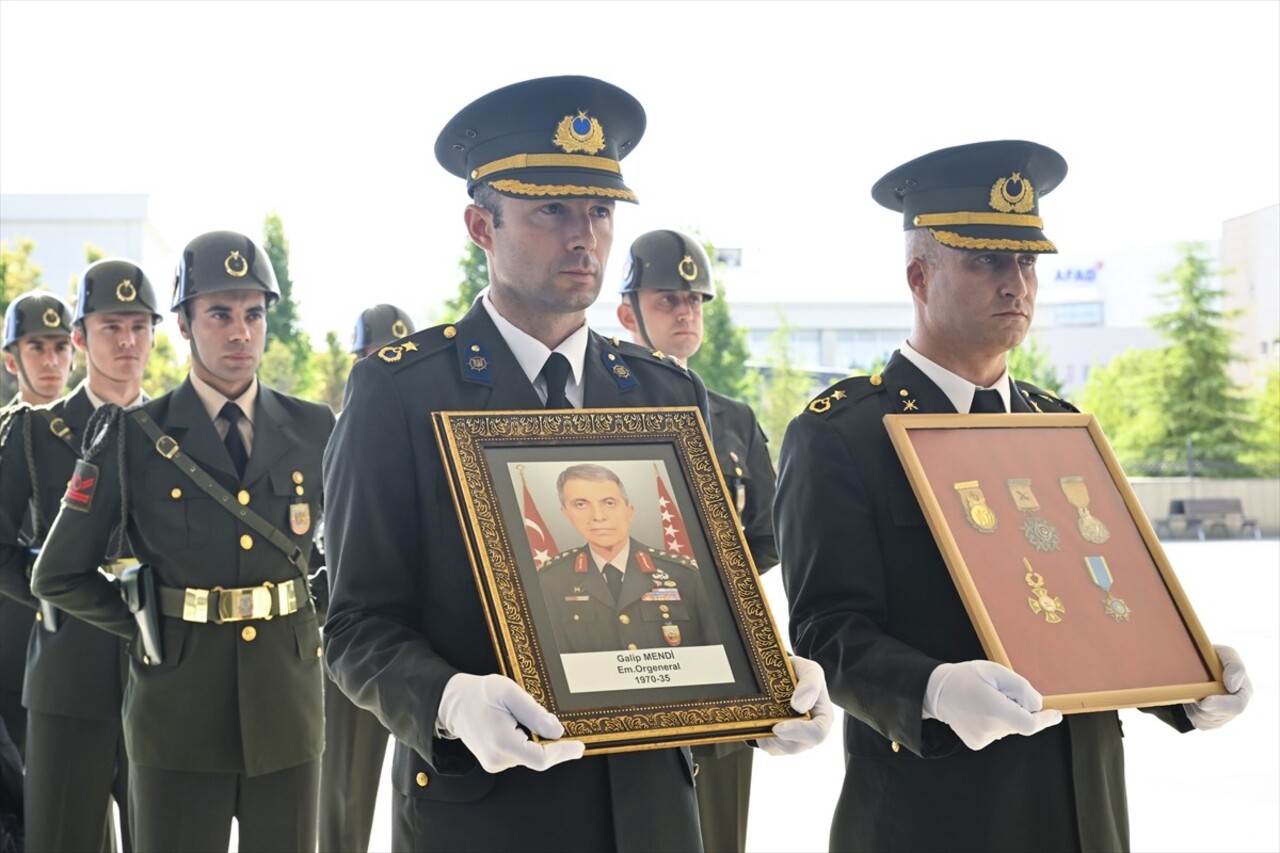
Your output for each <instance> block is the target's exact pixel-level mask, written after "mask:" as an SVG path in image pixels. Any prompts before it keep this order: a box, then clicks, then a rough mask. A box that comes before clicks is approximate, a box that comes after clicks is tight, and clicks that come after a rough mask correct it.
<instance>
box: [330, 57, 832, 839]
mask: <svg viewBox="0 0 1280 853" xmlns="http://www.w3.org/2000/svg"><path fill="white" fill-rule="evenodd" d="M644 127H645V116H644V110H643V109H642V108H641V106H640V104H639V103H638V102H637V101H636V100H635V99H634V98H633V97H631V96H630V95H629V94H627V93H626V92H624V91H623V90H621V89H619V88H618V87H616V86H612V85H610V84H608V83H605V82H603V81H600V80H595V79H592V78H589V77H553V78H545V79H540V80H530V81H527V82H523V83H517V84H515V85H512V86H508V87H506V88H503V89H499V90H498V91H496V92H492V93H490V94H488V95H485V96H484V97H482V98H480V99H479V100H477V101H475V102H474V103H472V104H471V105H469V106H467V107H465V108H464V109H463V110H462V111H461V112H459V113H458V114H457V115H456V116H454V118H453V119H451V120H450V121H449V123H448V124H447V125H446V126H445V128H444V130H443V131H442V132H441V134H440V136H439V138H438V139H437V141H436V148H435V150H436V158H437V159H438V160H439V161H440V163H441V164H442V165H443V166H444V167H445V169H447V170H448V171H449V172H450V173H452V174H454V175H457V176H458V177H460V178H463V179H464V180H465V181H466V182H467V189H468V191H469V193H470V194H471V197H472V200H473V203H472V204H469V205H467V207H466V209H465V212H464V214H463V219H464V221H465V223H466V227H467V233H468V235H469V236H470V238H471V239H472V241H474V242H475V243H476V245H477V246H479V247H480V248H481V249H482V250H484V252H485V255H486V257H487V259H488V264H489V281H490V283H489V287H488V288H487V290H486V291H485V293H484V294H483V295H482V297H481V298H479V299H477V300H476V302H475V304H474V305H473V306H472V307H471V310H470V311H469V312H468V313H467V315H466V316H465V317H463V318H462V319H461V320H459V321H458V322H457V323H456V324H450V325H446V326H436V327H433V328H429V329H426V330H424V331H421V332H418V333H416V334H413V335H410V336H409V337H407V338H405V339H403V340H402V341H400V342H398V343H396V344H393V345H390V346H386V347H383V348H382V349H381V350H379V351H378V352H377V353H376V354H375V356H374V357H372V358H366V359H361V360H360V361H358V362H357V363H356V364H355V366H354V367H353V368H352V371H351V377H350V379H349V381H348V384H347V396H346V406H345V408H344V415H343V417H342V418H341V419H340V420H339V422H338V426H337V429H336V431H335V433H334V438H333V441H332V442H331V444H330V445H329V448H328V449H327V450H326V453H325V482H326V490H327V491H328V493H329V494H330V496H331V498H332V500H331V501H330V503H329V505H328V515H327V529H326V546H327V551H328V555H327V556H328V563H329V567H330V571H332V573H333V576H332V578H331V581H332V587H333V588H332V598H331V602H330V608H329V616H328V621H327V622H326V625H325V648H326V653H325V655H326V662H327V664H328V668H329V672H330V675H331V676H332V677H333V680H334V682H335V683H336V684H338V685H339V686H340V687H341V688H342V690H343V691H344V692H345V693H346V694H347V695H348V696H350V697H351V698H352V700H353V701H355V703H356V704H357V705H359V706H361V707H363V708H367V709H369V710H371V711H373V712H374V713H375V714H376V715H377V716H378V718H379V719H380V720H382V721H383V723H385V724H386V726H387V728H388V729H390V730H391V732H392V734H394V735H395V736H396V739H397V743H396V757H395V769H394V771H393V778H394V784H395V807H394V808H395V824H394V827H393V831H392V842H393V846H394V847H395V848H396V849H403V850H408V849H421V848H425V847H433V848H439V849H445V850H448V849H459V848H467V849H538V850H619V849H620V850H655V849H697V848H699V847H700V846H701V842H700V839H699V837H698V828H697V827H698V823H697V813H696V805H695V801H694V794H693V767H692V762H691V760H690V758H689V755H688V752H687V750H682V749H655V750H645V751H638V752H627V753H618V754H611V755H605V756H592V757H588V758H583V757H582V755H583V749H584V746H583V744H582V743H581V742H579V741H559V740H556V739H557V738H559V737H560V736H561V735H562V734H563V731H564V729H563V727H562V726H561V724H560V722H559V721H558V720H557V719H556V718H555V717H554V716H553V715H552V714H550V713H549V712H548V711H546V710H545V709H544V708H542V706H540V705H539V704H538V703H537V702H536V701H535V700H534V699H533V698H532V697H531V696H529V694H527V693H526V692H524V691H523V690H522V689H521V688H520V687H519V686H517V685H516V683H515V682H514V681H512V680H511V679H509V678H506V677H505V676H502V675H499V674H498V671H499V665H498V660H497V658H496V657H495V654H494V647H493V643H492V641H491V639H490V636H489V631H488V627H487V619H486V618H485V614H484V611H483V608H482V606H481V600H480V596H479V594H478V593H477V590H476V587H475V581H474V579H473V577H472V573H471V569H470V562H469V559H468V556H467V554H468V552H467V547H466V543H465V542H464V540H463V537H462V532H461V530H460V528H459V526H458V521H457V518H455V517H454V513H453V512H452V511H451V510H450V509H449V507H450V504H451V498H450V492H449V483H448V477H447V475H446V473H445V469H444V467H443V464H442V461H441V458H440V454H439V451H438V449H437V446H436V439H435V436H434V434H433V432H432V427H431V422H430V419H429V418H427V417H425V416H424V413H427V412H432V411H449V410H511V409H540V408H543V407H544V406H546V407H551V408H566V407H587V408H617V407H627V406H699V407H700V408H702V409H703V411H704V412H705V411H706V394H705V391H704V390H703V387H702V383H701V382H700V381H699V380H698V379H697V377H695V376H693V375H691V374H690V373H689V372H687V371H686V370H684V369H683V368H682V367H680V365H678V364H676V363H674V362H672V361H671V360H670V359H664V358H657V357H656V356H655V355H653V354H652V353H651V352H650V351H649V350H648V349H645V348H642V347H637V346H633V345H631V344H627V343H614V342H611V341H609V340H607V339H604V338H602V337H600V336H599V335H597V334H595V333H594V332H592V331H591V330H590V329H589V328H587V326H586V314H585V312H586V309H587V308H588V307H589V306H590V305H591V304H592V303H593V302H594V301H595V299H596V297H597V296H598V295H599V293H600V287H601V283H602V281H603V276H604V269H605V262H606V261H607V260H608V255H609V248H610V245H611V243H612V238H613V217H614V214H615V205H616V204H617V203H618V202H634V201H635V200H636V196H635V194H634V193H633V192H632V190H631V188H630V187H628V186H627V185H626V183H624V181H623V177H622V170H621V160H622V159H623V158H624V157H626V156H627V155H629V154H630V153H631V152H632V151H633V150H635V147H636V146H637V144H638V143H639V142H640V138H641V136H642V134H643V132H644ZM797 668H798V670H799V671H800V672H801V685H800V688H799V689H798V690H797V693H796V698H795V699H794V700H793V704H796V705H797V706H798V707H800V708H801V709H802V710H808V709H809V708H810V707H811V706H814V704H815V703H819V704H818V707H815V708H814V710H815V717H816V718H817V719H816V720H813V721H799V720H797V721H788V722H786V723H781V724H779V727H778V729H775V732H776V733H777V734H778V735H779V737H775V738H770V739H768V740H770V741H777V742H779V744H780V746H781V747H783V748H789V749H792V750H798V749H800V748H803V747H804V746H809V745H812V743H813V742H815V741H816V740H820V739H821V738H820V736H821V730H822V728H823V726H824V722H823V720H824V719H825V717H824V714H823V713H822V710H823V708H825V707H826V706H825V705H822V704H821V703H820V697H821V694H822V688H821V687H820V686H819V684H818V683H819V682H820V681H821V677H820V675H817V676H816V677H815V674H816V668H811V667H809V662H808V661H800V662H799V664H798V667H797ZM527 732H532V733H534V734H536V735H537V736H538V737H539V738H541V740H539V741H534V740H532V739H530V737H529V735H528V734H527ZM539 771H540V772H539ZM548 815H559V816H560V818H557V819H546V816H548ZM568 815H572V819H569V818H568V817H566V816H568ZM531 816H532V817H531ZM526 818H527V819H526Z"/></svg>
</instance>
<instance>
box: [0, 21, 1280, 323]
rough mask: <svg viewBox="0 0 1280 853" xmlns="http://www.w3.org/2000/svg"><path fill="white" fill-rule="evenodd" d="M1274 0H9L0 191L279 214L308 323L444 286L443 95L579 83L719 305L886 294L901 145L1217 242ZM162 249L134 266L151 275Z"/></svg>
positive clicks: (1276, 160) (450, 216) (254, 222)
mask: <svg viewBox="0 0 1280 853" xmlns="http://www.w3.org/2000/svg"><path fill="white" fill-rule="evenodd" d="M1278 12H1280V3H1276V2H1239V3H1233V2H1224V0H1215V2H1203V3H1202V2H1168V3H1160V2H1135V3H1123V2H1106V3H1103V2H1065V3H1054V2H1029V0H1028V2H993V3H978V2H938V3H933V2H886V3H879V2H857V3H839V2H817V3H806V2H797V0H792V2H786V3H784V2H691V0H684V2H636V3H631V2H607V0H600V2H557V3H551V2H513V3H506V2H475V0H472V2H461V3H448V2H431V3H410V2H392V3H376V2H362V3H358V4H357V3H347V2H283V3H251V2H235V3H224V2H214V3H198V2H181V3H154V2H139V3H122V2H91V3H70V2H59V3H46V2H25V0H24V2H16V1H15V0H0V190H2V191H3V192H5V193H53V192H57V193H108V192H109V193H116V192H119V193H146V194H148V195H150V196H152V198H153V199H154V202H155V215H156V216H157V218H159V219H160V220H161V224H162V225H164V226H166V228H167V230H168V231H169V232H170V233H169V234H168V236H169V237H170V239H172V240H173V241H174V242H175V243H176V246H175V248H180V246H181V245H182V244H183V243H185V242H186V240H188V239H189V238H190V237H192V236H194V235H195V234H197V233H200V232H202V231H206V230H211V229H215V228H232V229H237V230H242V231H245V232H247V233H250V234H252V235H253V236H255V237H259V236H260V233H261V222H262V217H263V215H264V213H266V212H267V211H268V210H271V209H276V210H278V211H279V212H280V214H281V216H282V217H283V219H284V224H285V228H286V232H287V234H288V236H289V239H290V241H291V243H292V256H291V261H292V275H293V278H294V281H295V282H296V285H297V289H296V291H295V295H296V296H297V297H298V298H299V300H300V302H301V304H302V312H303V319H304V322H305V324H306V325H307V326H308V327H309V328H310V329H311V330H312V331H313V333H322V332H323V330H324V329H327V328H333V329H337V330H339V331H340V332H341V333H342V336H343V337H344V338H345V336H346V333H347V330H348V329H349V328H350V325H351V323H352V320H353V316H354V313H355V312H356V311H358V309H359V308H360V307H362V306H363V305H365V304H369V303H372V302H377V301H393V302H397V303H400V304H402V305H403V306H404V307H405V308H407V309H408V310H409V311H410V313H412V314H413V315H414V317H415V318H416V319H417V320H418V321H419V322H420V323H422V322H426V321H427V320H429V319H430V312H431V311H433V310H434V309H435V308H436V306H438V305H439V303H440V302H441V301H442V300H443V299H444V298H446V297H448V296H449V295H451V294H452V293H453V292H454V290H455V285H456V281H457V274H456V261H457V258H458V257H459V256H460V254H461V252H462V249H463V246H464V241H465V239H466V237H465V232H464V230H463V225H462V208H463V206H464V205H465V203H466V201H467V199H466V195H465V191H464V187H463V184H462V182H461V181H460V180H458V179H456V178H453V177H451V176H450V175H448V174H447V173H445V172H444V171H443V170H442V169H441V168H440V167H439V166H438V165H437V164H436V162H435V158H434V156H433V153H432V149H433V145H434V142H435V138H436V135H437V134H438V132H439V130H440V128H441V127H442V126H443V124H444V122H445V121H447V120H448V119H449V118H450V117H451V116H452V115H453V114H454V113H455V112H456V111H457V110H458V109H459V108H461V107H462V106H464V105H465V104H467V103H468V102H470V101H471V100H473V99H474V98H476V97H478V96H479V95H481V94H484V93H485V92H488V91H490V90H492V89H495V88H498V87H499V86H503V85H506V84H508V83H512V82H515V81H517V80H521V79H527V78H532V77H539V76H545V75H551V74H588V75H592V76H597V77H601V78H603V79H606V80H608V81H610V82H612V83H616V84H618V85H620V86H622V87H623V88H625V89H627V90H628V91H630V92H632V93H633V94H634V95H635V96H636V97H637V98H639V100H640V101H641V103H643V104H644V106H645V109H646V111H647V113H648V120H649V123H648V130H647V132H646V134H645V137H644V139H643V141H642V142H641V143H640V144H639V145H638V146H637V147H636V149H635V153H634V154H633V155H631V156H629V157H628V158H627V159H626V160H625V162H624V164H623V170H624V173H625V175H626V179H627V183H628V185H630V186H631V187H632V188H633V189H635V190H636V191H637V193H638V194H639V196H640V201H641V204H640V205H639V206H638V207H632V206H629V205H620V206H619V207H620V213H619V216H618V229H617V235H616V237H615V248H614V253H613V262H612V263H611V264H610V267H609V270H608V273H607V278H606V285H605V289H606V297H605V298H608V299H610V300H611V301H612V299H613V297H612V295H610V293H609V292H610V291H613V290H615V289H616V287H617V282H618V276H619V275H620V274H621V270H622V258H623V257H624V256H625V251H626V246H627V245H628V244H629V243H630V241H631V239H633V238H634V237H635V236H637V235H638V234H640V233H641V232H643V231H645V230H648V229H651V228H663V227H677V228H686V229H697V230H699V231H700V232H701V233H702V234H703V235H704V236H705V237H707V238H709V239H711V240H712V241H713V242H715V243H716V244H718V245H721V246H740V247H742V248H743V250H744V264H745V265H746V266H747V268H748V269H749V271H750V275H749V276H744V278H743V279H742V283H741V284H740V286H739V287H740V289H739V292H736V293H731V294H730V298H731V299H735V298H737V299H744V300H745V299H767V298H770V297H771V295H773V294H777V295H780V296H781V297H782V298H787V299H804V298H812V299H815V300H828V299H843V298H849V299H875V298H888V297H895V298H901V296H902V295H903V293H904V291H903V287H904V285H903V284H902V281H901V273H900V266H901V264H900V256H901V236H900V235H901V219H900V216H899V215H898V214H894V213H890V212H889V211H886V210H884V209H882V208H880V207H878V206H877V205H876V204H875V203H874V202H873V201H872V200H871V197H870V187H871V185H872V183H874V181H875V180H876V179H877V178H879V177H880V175H882V174H883V173H884V172H886V171H888V170H889V169H891V168H893V167H894V166H896V165H898V164H900V163H902V162H905V161H906V160H909V159H911V158H914V157H916V156H918V155H920V154H923V153H925V152H928V151H930V150H933V149H935V148H940V147H944V146H948V145H956V144H961V143H966V142H973V141H978V140H982V139H1000V138H1025V139H1032V140H1035V141H1037V142H1042V143H1044V144H1047V145H1050V146H1052V147H1054V148H1056V149H1058V150H1059V151H1060V152H1062V154H1063V155H1064V156H1065V157H1066V159H1067V161H1068V163H1069V164H1070V173H1069V174H1068V177H1067V179H1066V181H1065V182H1064V183H1063V185H1062V186H1061V187H1060V188H1059V189H1058V190H1056V191H1055V192H1054V193H1053V194H1052V195H1051V196H1049V197H1048V198H1047V199H1046V200H1045V201H1044V203H1043V205H1042V207H1041V213H1042V215H1043V216H1044V217H1045V219H1046V229H1045V230H1046V232H1047V233H1048V234H1049V236H1050V237H1051V238H1052V239H1053V240H1055V242H1057V244H1058V246H1059V247H1060V248H1061V249H1062V250H1063V252H1064V253H1078V254H1085V255H1088V254H1093V253H1098V252H1101V251H1104V250H1107V249H1114V248H1129V247H1145V246H1155V245H1166V244H1169V243H1172V242H1175V241H1178V240H1183V239H1215V238H1217V237H1218V236H1219V233H1220V229H1221V223H1222V221H1223V220H1225V219H1229V218H1233V217H1236V216H1240V215H1243V214H1246V213H1249V212H1252V211H1254V210H1256V209H1258V208H1261V207H1266V206H1268V205H1272V204H1275V203H1276V202H1277V199H1280V154H1278V152H1280V14H1278ZM171 269H172V265H171V264H167V266H166V268H165V269H159V270H151V271H150V272H151V273H152V275H153V277H154V278H156V279H157V280H158V281H161V282H165V285H164V286H165V287H167V282H168V280H169V275H170V271H171Z"/></svg>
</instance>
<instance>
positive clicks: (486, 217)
mask: <svg viewBox="0 0 1280 853" xmlns="http://www.w3.org/2000/svg"><path fill="white" fill-rule="evenodd" d="M462 220H463V222H465V223H466V224H467V236H468V237H470V238H471V242H472V243H475V244H476V245H477V246H479V247H480V248H481V249H483V250H484V251H485V252H488V253H492V252H493V232H494V229H495V228H496V227H497V226H495V225H494V222H493V214H492V213H490V212H489V211H487V210H485V209H484V208H483V207H481V206H480V205H478V204H469V205H467V209H466V210H464V211H463V212H462Z"/></svg>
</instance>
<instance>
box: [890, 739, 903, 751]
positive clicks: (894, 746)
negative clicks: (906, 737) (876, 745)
mask: <svg viewBox="0 0 1280 853" xmlns="http://www.w3.org/2000/svg"><path fill="white" fill-rule="evenodd" d="M892 749H893V751H894V752H897V751H898V750H900V749H902V744H900V743H898V742H897V741H896V740H895V741H893V742H892Z"/></svg>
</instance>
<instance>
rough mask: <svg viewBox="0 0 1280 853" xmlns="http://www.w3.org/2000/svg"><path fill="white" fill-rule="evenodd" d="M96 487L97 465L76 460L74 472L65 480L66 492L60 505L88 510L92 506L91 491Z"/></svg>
mask: <svg viewBox="0 0 1280 853" xmlns="http://www.w3.org/2000/svg"><path fill="white" fill-rule="evenodd" d="M97 488H98V466H97V465H94V464H92V463H89V462H85V461H84V460H83V459H81V460H79V461H78V462H76V470H75V473H73V474H72V475H71V479H70V480H69V481H67V493H66V494H65V495H63V496H62V505H63V506H65V507H70V508H71V509H76V510H79V511H80V512H88V511H89V508H90V507H91V506H93V493H94V491H95V490H96V489H97Z"/></svg>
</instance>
